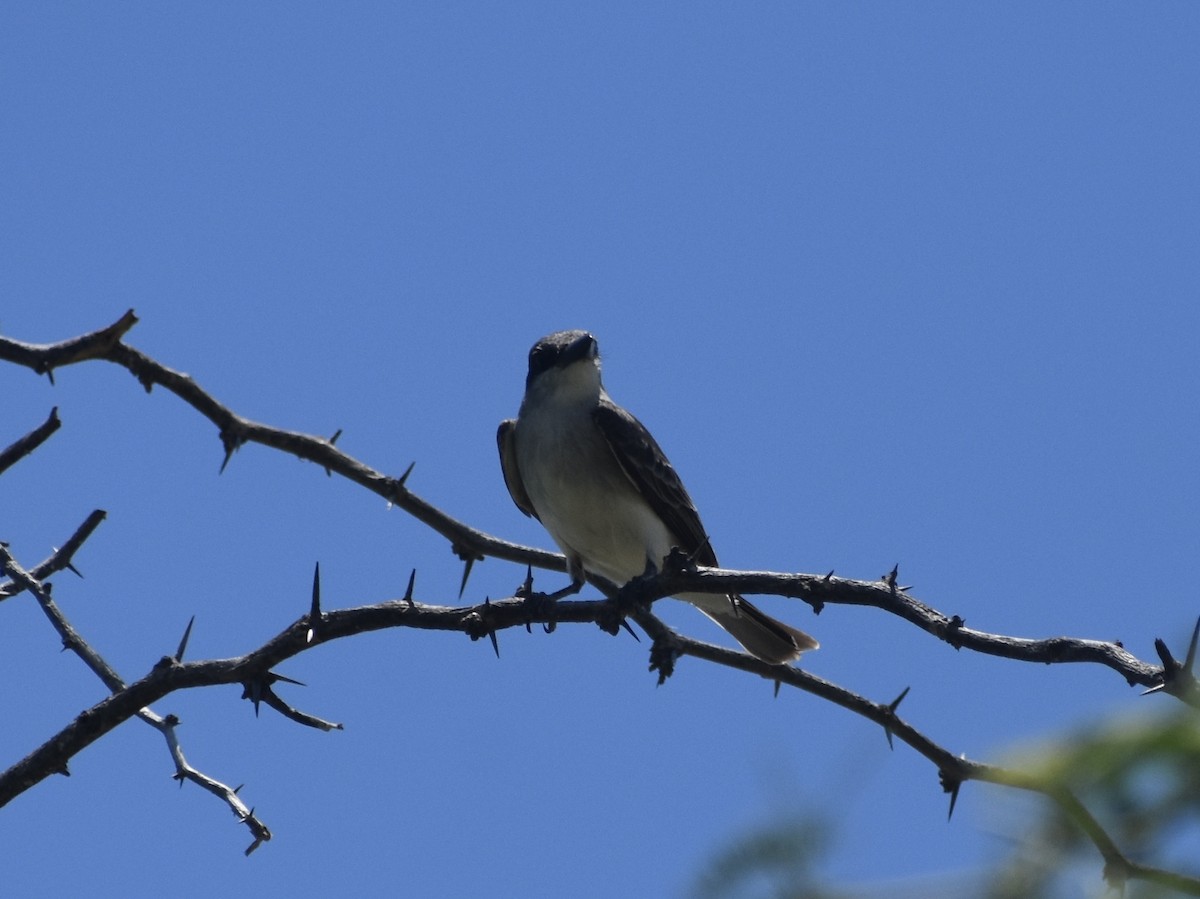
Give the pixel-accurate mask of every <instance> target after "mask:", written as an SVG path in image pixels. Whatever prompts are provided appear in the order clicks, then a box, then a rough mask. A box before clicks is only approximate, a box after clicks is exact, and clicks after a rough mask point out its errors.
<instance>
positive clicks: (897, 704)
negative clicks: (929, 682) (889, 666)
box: [888, 687, 912, 715]
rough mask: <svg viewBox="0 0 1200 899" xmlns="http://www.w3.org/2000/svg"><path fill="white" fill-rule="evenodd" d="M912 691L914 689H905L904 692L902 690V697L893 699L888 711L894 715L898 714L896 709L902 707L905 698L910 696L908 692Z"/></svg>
mask: <svg viewBox="0 0 1200 899" xmlns="http://www.w3.org/2000/svg"><path fill="white" fill-rule="evenodd" d="M911 689H912V687H905V688H904V689H903V690H901V691H900V695H899V696H897V697H896V698H895V699H893V700H892V702H891V704H890V705H889V706H888V711H889V712H891V713H892V714H893V715H894V714H896V709H898V708H899V707H900V703H902V702H904V697H905V696H907V695H908V691H909V690H911Z"/></svg>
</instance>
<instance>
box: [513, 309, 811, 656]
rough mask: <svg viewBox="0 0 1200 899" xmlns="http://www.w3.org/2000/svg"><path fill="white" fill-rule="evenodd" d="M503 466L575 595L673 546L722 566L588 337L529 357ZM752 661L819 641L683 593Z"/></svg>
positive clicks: (572, 335) (745, 609)
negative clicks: (605, 378)
mask: <svg viewBox="0 0 1200 899" xmlns="http://www.w3.org/2000/svg"><path fill="white" fill-rule="evenodd" d="M496 443H497V445H498V447H499V450H500V468H501V470H502V472H503V474H504V482H505V485H506V486H507V487H508V492H509V494H510V495H511V496H512V499H513V502H514V503H515V504H516V506H517V508H518V509H520V510H521V511H522V512H524V513H525V514H526V515H528V516H531V517H533V518H536V519H537V520H538V521H539V522H541V524H542V525H543V527H545V528H546V530H547V532H548V533H549V534H550V537H551V538H552V539H553V540H554V542H555V543H556V544H557V545H558V547H559V549H561V550H562V552H563V554H564V555H565V556H566V559H567V573H568V574H569V576H570V577H571V582H572V583H571V585H570V586H569V587H568V588H566V589H565V590H563V591H560V593H559V594H556V595H558V596H561V595H569V594H570V593H573V592H577V591H578V590H579V589H580V588H581V587H582V586H583V584H584V581H585V580H586V577H587V575H589V574H591V575H598V576H599V577H602V578H604V579H606V580H608V581H610V582H612V583H613V584H616V585H617V586H623V585H624V584H626V583H628V582H629V581H631V580H632V579H634V578H636V577H638V576H639V575H642V574H644V573H646V572H647V571H648V570H651V569H657V568H660V567H661V566H662V563H663V560H664V559H665V557H666V556H667V555H668V554H669V553H670V552H671V550H672V548H674V547H678V548H679V549H680V550H681V551H682V552H684V553H686V554H688V556H689V557H691V558H692V559H694V560H695V561H696V562H697V563H698V564H700V565H705V566H709V567H716V566H717V556H716V553H715V552H714V551H713V549H712V546H711V544H710V543H709V539H708V535H707V532H706V531H705V529H704V525H703V524H702V523H701V521H700V513H699V512H697V511H696V505H695V503H693V502H692V498H691V497H690V496H689V495H688V492H687V490H686V489H685V488H684V486H683V482H682V481H681V480H680V479H679V475H678V474H676V472H675V468H674V467H673V466H672V465H671V463H670V462H669V461H668V460H667V457H666V454H665V453H663V451H662V449H661V447H659V445H658V442H657V441H655V439H654V437H653V436H651V434H650V432H649V431H648V430H647V429H646V427H645V426H644V425H643V424H642V423H641V422H640V421H638V420H637V418H635V417H634V416H633V414H632V413H630V412H628V411H627V410H625V409H624V408H622V407H621V406H619V405H617V403H615V402H614V401H613V399H612V397H610V396H609V395H608V391H606V390H605V389H604V385H603V383H602V382H601V378H600V350H599V346H598V344H597V342H596V338H595V337H593V336H592V334H590V333H589V332H587V331H579V330H574V331H556V332H555V333H553V334H548V335H547V336H545V337H543V338H541V339H540V340H538V341H537V343H535V344H534V345H533V348H532V349H531V350H530V351H529V370H528V374H527V376H526V378H525V396H524V398H523V400H522V401H521V407H520V410H519V411H518V413H517V417H516V418H515V419H507V420H505V421H502V422H501V423H500V427H499V429H498V430H497V432H496ZM677 598H679V599H682V600H685V601H686V602H689V603H691V604H692V605H694V606H696V607H697V608H699V609H700V611H702V612H703V613H704V614H705V615H707V616H708V617H709V618H711V619H712V620H713V621H715V622H716V623H717V624H718V625H720V626H721V627H722V628H724V630H726V631H727V632H728V633H729V634H730V635H732V636H733V638H734V639H735V640H737V641H738V643H740V644H741V645H742V646H743V647H744V648H745V649H746V650H747V651H748V652H750V654H751V655H754V656H756V657H757V658H759V659H761V660H763V661H764V662H767V663H769V664H772V665H783V664H788V663H790V662H793V661H795V660H796V659H797V658H799V656H800V654H801V653H802V652H806V651H807V650H810V649H816V648H817V646H818V643H817V641H816V640H814V639H813V638H812V637H810V636H809V635H808V634H806V633H804V632H803V631H800V630H797V629H796V628H794V627H791V626H790V625H787V624H784V623H783V622H781V621H777V620H776V619H774V618H772V617H770V616H769V615H767V614H766V613H764V612H762V611H760V610H759V609H758V608H757V607H756V606H754V605H752V604H751V603H749V602H748V601H747V600H746V599H744V598H743V597H742V596H740V595H738V594H736V593H731V594H729V595H726V596H722V595H719V594H711V593H684V594H681V595H680V596H679V597H677Z"/></svg>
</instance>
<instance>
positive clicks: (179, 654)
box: [175, 615, 196, 662]
mask: <svg viewBox="0 0 1200 899" xmlns="http://www.w3.org/2000/svg"><path fill="white" fill-rule="evenodd" d="M195 623H196V616H195V615H193V616H192V617H191V619H190V620H189V621H188V623H187V627H186V628H184V630H183V639H182V640H180V641H179V649H177V650H175V661H176V662H182V661H183V653H184V651H185V650H187V645H188V638H189V637H190V636H191V635H192V625H193V624H195Z"/></svg>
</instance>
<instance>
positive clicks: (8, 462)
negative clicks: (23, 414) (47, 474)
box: [0, 406, 62, 474]
mask: <svg viewBox="0 0 1200 899" xmlns="http://www.w3.org/2000/svg"><path fill="white" fill-rule="evenodd" d="M61 426H62V422H60V421H59V420H58V407H57V406H55V407H54V408H53V409H51V410H50V416H49V418H47V419H46V420H45V421H44V422H42V423H41V424H40V425H38V426H37V427H36V428H34V429H33V430H32V431H30V432H29V433H28V434H26V435H25V436H24V437H22V438H21V439H19V440H18V441H16V442H15V443H14V444H12V445H11V446H9V447H8V448H6V449H4V450H3V451H0V474H2V473H3V472H4V471H5V470H6V469H8V468H11V467H12V466H13V465H15V464H16V463H17V462H18V461H19V460H21V459H23V458H25V457H26V456H28V455H29V454H30V453H32V452H33V451H34V450H35V449H37V448H38V447H39V446H41V445H42V444H43V443H45V442H46V441H47V440H49V439H50V435H51V434H53V433H54V432H55V431H57V430H58V429H59V428H60V427H61Z"/></svg>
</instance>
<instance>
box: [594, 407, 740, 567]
mask: <svg viewBox="0 0 1200 899" xmlns="http://www.w3.org/2000/svg"><path fill="white" fill-rule="evenodd" d="M592 418H593V420H594V421H595V423H596V427H597V429H599V431H600V433H601V434H602V435H603V436H604V439H605V440H606V441H607V442H608V446H609V449H611V450H612V453H613V455H614V456H615V457H616V459H617V463H618V464H619V465H620V466H621V470H622V471H624V472H625V476H626V477H628V478H629V480H631V481H632V482H633V486H634V487H636V488H637V491H638V493H640V494H641V495H642V497H643V498H644V499H645V500H646V502H648V503H649V504H650V508H652V509H653V510H654V514H656V515H657V516H658V517H659V518H661V519H662V521H663V524H665V525H666V526H667V527H668V528H669V529H670V531H671V533H672V534H674V535H675V538H676V539H677V540H678V541H679V548H680V549H681V550H683V551H684V552H686V553H689V554H693V555H694V556H695V559H696V561H697V562H698V563H699V564H701V565H709V566H715V565H716V564H717V556H716V553H714V552H713V550H712V547H711V546H710V545H709V543H708V535H707V534H706V533H705V531H704V525H703V524H701V522H700V513H699V512H697V511H696V506H695V504H694V503H693V502H692V498H691V497H690V496H688V492H687V490H686V489H684V486H683V482H682V481H681V480H679V475H677V474H676V473H675V469H674V468H672V467H671V463H670V462H669V461H668V460H667V457H666V454H665V453H663V451H662V449H661V448H660V447H659V445H658V443H657V442H656V441H655V440H654V438H653V437H652V436H651V435H650V432H649V431H647V430H646V427H645V426H644V425H643V424H642V423H641V422H640V421H638V420H637V419H636V418H634V417H633V416H632V415H630V414H629V413H628V412H626V411H625V410H624V409H622V408H621V407H620V406H618V405H617V404H616V403H614V402H613V401H612V400H610V399H609V398H608V397H607V396H602V397H601V398H600V404H599V405H598V406H597V407H596V409H595V411H593V412H592Z"/></svg>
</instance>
